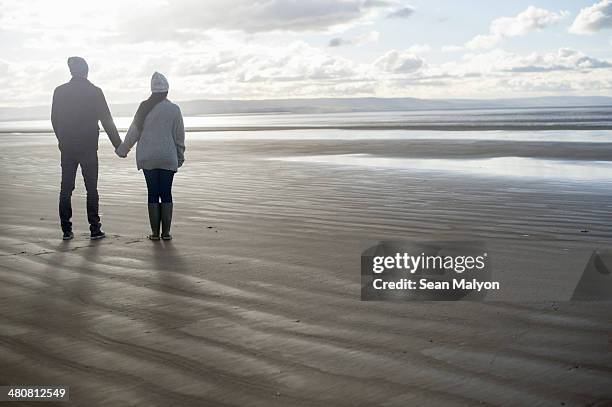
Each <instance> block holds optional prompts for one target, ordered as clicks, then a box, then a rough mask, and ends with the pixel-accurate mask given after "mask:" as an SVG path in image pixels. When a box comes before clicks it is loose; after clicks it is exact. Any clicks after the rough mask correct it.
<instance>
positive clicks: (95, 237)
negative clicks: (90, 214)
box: [89, 230, 106, 240]
mask: <svg viewBox="0 0 612 407" xmlns="http://www.w3.org/2000/svg"><path fill="white" fill-rule="evenodd" d="M105 237H106V233H104V232H102V230H97V231H95V232H91V236H90V237H89V238H90V239H91V240H98V239H104V238H105Z"/></svg>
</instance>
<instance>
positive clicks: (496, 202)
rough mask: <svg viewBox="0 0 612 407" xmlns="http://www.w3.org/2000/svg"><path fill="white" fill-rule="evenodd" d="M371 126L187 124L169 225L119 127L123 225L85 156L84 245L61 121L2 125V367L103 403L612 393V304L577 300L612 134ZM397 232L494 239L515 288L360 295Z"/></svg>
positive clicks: (513, 400)
mask: <svg viewBox="0 0 612 407" xmlns="http://www.w3.org/2000/svg"><path fill="white" fill-rule="evenodd" d="M304 131H305V130H304ZM323 131H325V130H321V129H319V130H312V132H323ZM369 131H371V132H372V133H371V134H372V137H371V138H368V137H367V136H366V137H361V138H359V139H351V137H348V136H347V137H346V138H336V139H330V138H327V139H326V138H316V137H312V138H311V139H308V137H306V138H303V137H291V135H290V133H291V131H289V130H287V131H286V132H285V133H286V134H288V136H287V137H285V138H283V137H281V136H279V134H283V132H282V131H280V130H276V131H274V132H266V131H259V132H255V133H252V134H251V135H250V136H249V137H250V138H249V137H246V136H243V137H237V138H232V137H227V136H225V135H224V134H225V133H224V134H216V133H215V132H208V133H202V134H191V133H190V134H188V136H187V152H186V162H185V165H184V167H183V168H181V169H180V170H179V172H178V174H177V175H176V177H175V183H174V190H173V195H174V201H175V215H174V222H173V230H172V233H173V236H174V239H173V240H172V241H166V242H161V241H160V242H151V241H149V240H147V239H146V234H147V233H148V232H149V231H148V218H147V209H146V186H145V182H144V178H143V176H142V174H141V173H140V172H138V171H137V170H136V168H135V162H134V156H133V153H132V154H131V155H130V156H129V157H128V158H127V159H123V160H122V159H120V158H117V157H116V156H115V155H114V153H113V151H112V148H111V146H110V143H109V142H108V141H107V140H105V135H104V134H102V135H101V143H100V149H99V157H100V177H99V191H100V197H101V198H100V209H101V218H102V224H103V229H104V230H105V231H106V233H107V238H106V239H103V240H100V241H90V240H89V238H88V232H89V231H88V228H87V226H88V225H87V223H86V215H85V196H84V186H83V185H82V179H81V176H80V175H78V177H77V188H76V190H75V192H74V195H73V210H74V215H73V223H74V231H75V239H74V240H73V241H69V242H64V241H62V240H61V232H60V228H59V220H58V216H57V199H58V198H57V194H58V190H59V180H60V166H59V151H58V149H57V146H56V143H55V138H54V137H53V136H52V135H43V134H40V135H36V134H28V135H23V134H19V135H18V134H11V133H5V134H2V135H0V146H1V148H0V193H1V195H0V205H1V207H2V211H1V212H0V225H1V226H0V227H1V230H2V236H0V281H1V282H0V315H1V318H0V366H1V368H0V382H1V383H2V384H65V385H68V386H70V399H71V403H70V404H71V405H90V406H93V405H96V406H116V405H148V406H171V405H174V406H184V405H198V406H206V405H210V406H230V405H231V406H238V405H251V406H288V405H292V406H294V405H295V406H310V405H316V406H355V405H364V406H366V405H384V406H406V405H449V406H453V405H542V406H549V405H557V406H559V405H565V406H572V405H581V406H584V405H597V406H603V405H609V404H607V403H612V379H611V378H612V352H611V350H612V336H611V331H612V302H610V301H608V302H603V301H580V302H578V301H568V299H570V298H572V293H573V291H574V289H575V287H576V284H577V281H578V280H579V279H580V277H581V275H582V271H583V270H584V269H585V267H587V264H588V263H589V259H591V256H592V255H593V252H594V251H596V250H601V251H602V252H601V253H602V254H601V259H602V261H603V262H604V263H605V265H606V266H607V267H610V266H608V265H612V258H611V257H609V255H608V254H607V253H608V252H607V251H606V250H609V249H610V248H611V247H612V216H611V214H612V174H611V173H610V172H609V171H608V170H609V162H610V161H612V142H610V141H603V142H588V141H582V142H580V141H571V142H568V141H564V139H563V138H562V137H560V138H559V139H558V140H556V141H554V140H553V141H550V140H536V141H528V140H527V141H526V140H522V141H517V140H509V139H503V137H497V138H495V137H494V138H491V139H487V137H484V136H480V137H479V138H480V139H478V138H476V139H474V138H472V135H469V136H468V137H461V136H457V134H458V132H450V133H452V134H453V135H448V136H447V135H445V132H443V131H441V132H439V133H438V139H435V140H432V139H425V138H423V139H419V138H414V139H402V138H394V133H392V132H388V133H385V132H379V131H376V130H369ZM484 133H485V132H481V133H479V134H484ZM317 134H318V133H317ZM522 134H524V135H525V138H526V139H529V137H530V134H528V132H525V133H522ZM440 135H443V136H440ZM122 136H123V135H122ZM534 137H536V136H535V135H534ZM495 159H503V160H510V161H501V163H502V164H504V165H503V168H506V170H505V171H506V172H505V173H497V172H490V171H489V170H490V168H493V167H494V166H491V167H490V168H489V167H487V166H488V165H489V164H494V163H496V162H497V161H495ZM428 160H439V161H435V162H432V161H428ZM491 160H493V161H491ZM508 163H513V164H516V167H508V166H507V165H506V164H508ZM432 166H433V167H435V168H433V169H432ZM564 166H570V167H567V168H570V170H571V171H569V172H568V173H567V174H566V175H568V176H563V171H564V169H565V168H566V167H564ZM507 168H510V170H509V171H508V170H507ZM521 168H523V169H525V168H527V169H528V170H527V171H522V172H521ZM559 174H561V176H559ZM383 239H405V240H413V241H452V240H478V241H483V242H484V243H485V244H486V246H487V248H488V250H489V252H490V253H491V255H492V262H493V269H494V270H495V271H496V272H498V273H500V274H499V276H500V279H502V284H503V281H504V280H505V281H512V284H513V287H514V291H513V292H505V293H501V294H499V296H498V297H495V296H493V297H491V298H488V301H484V302H470V301H457V302H429V301H411V302H390V301H372V302H369V301H360V297H359V295H360V288H361V285H360V275H359V262H360V252H361V249H360V245H361V244H362V242H363V241H366V240H383ZM608 269H610V268H608ZM534 299H538V301H536V300H534ZM26 404H27V403H23V402H19V403H15V405H26ZM48 404H49V405H53V403H48ZM57 405H65V403H57Z"/></svg>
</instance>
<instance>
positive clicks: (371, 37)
mask: <svg viewBox="0 0 612 407" xmlns="http://www.w3.org/2000/svg"><path fill="white" fill-rule="evenodd" d="M379 38H380V33H379V32H378V31H370V32H368V33H365V34H362V35H358V36H356V37H355V38H352V39H346V38H342V37H335V38H332V39H331V40H329V43H328V46H330V47H341V46H344V45H357V46H361V45H365V44H370V43H373V42H377V41H378V39H379Z"/></svg>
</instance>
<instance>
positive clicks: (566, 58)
mask: <svg viewBox="0 0 612 407" xmlns="http://www.w3.org/2000/svg"><path fill="white" fill-rule="evenodd" d="M516 64H517V65H516V66H513V67H512V68H510V71H511V72H552V71H589V70H593V69H603V68H612V64H611V63H610V62H608V61H606V60H601V59H597V58H593V57H590V56H587V55H585V54H583V53H582V52H579V51H577V50H574V49H571V48H561V49H559V50H558V51H557V52H556V53H547V54H532V55H530V56H528V57H525V58H520V59H517V60H516Z"/></svg>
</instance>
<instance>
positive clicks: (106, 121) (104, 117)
mask: <svg viewBox="0 0 612 407" xmlns="http://www.w3.org/2000/svg"><path fill="white" fill-rule="evenodd" d="M97 109H98V120H100V122H101V123H102V127H104V131H105V132H106V135H107V136H108V138H109V139H110V141H111V143H113V147H115V148H117V147H119V145H120V144H121V137H119V132H118V131H117V127H116V126H115V122H113V117H112V116H111V112H110V109H109V108H108V104H106V98H105V97H104V93H103V92H102V90H100V96H99V99H98V106H97Z"/></svg>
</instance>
